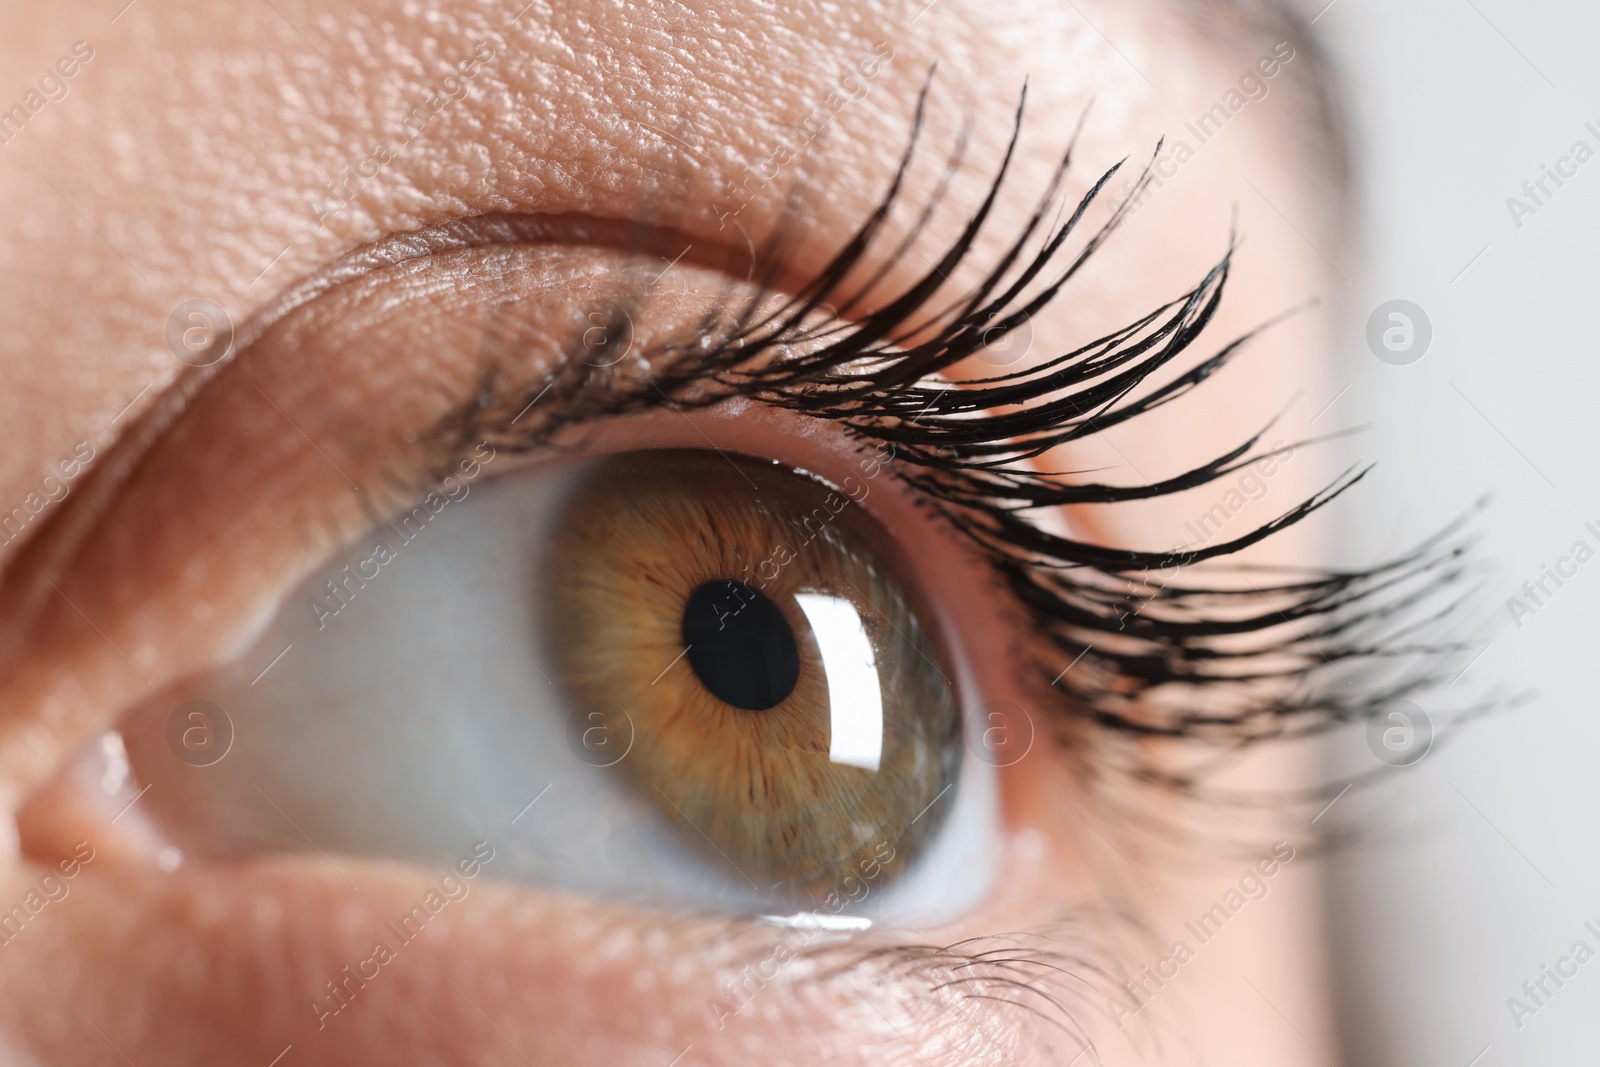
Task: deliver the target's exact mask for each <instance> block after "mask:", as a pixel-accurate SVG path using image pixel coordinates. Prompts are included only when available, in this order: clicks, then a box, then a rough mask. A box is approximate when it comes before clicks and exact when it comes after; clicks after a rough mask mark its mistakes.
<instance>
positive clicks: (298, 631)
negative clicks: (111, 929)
mask: <svg viewBox="0 0 1600 1067" xmlns="http://www.w3.org/2000/svg"><path fill="white" fill-rule="evenodd" d="M889 463H892V451H891V450H888V449H881V450H880V449H872V450H868V451H866V452H865V453H863V454H862V455H861V456H859V457H858V458H856V459H855V460H854V461H852V462H850V463H849V466H848V467H847V468H846V470H845V472H844V473H842V474H841V475H840V480H839V482H838V483H831V482H827V481H824V480H822V479H821V478H820V477H819V476H818V475H817V474H816V473H815V472H807V473H801V472H798V471H794V470H789V469H785V468H782V467H781V466H779V465H776V464H774V463H773V462H772V461H771V460H764V461H763V460H757V459H755V458H753V457H751V456H746V455H737V454H733V453H730V452H728V451H716V450H711V449H702V450H687V449H653V450H638V451H627V452H621V453H615V454H611V455H604V456H599V457H595V458H590V459H581V460H577V461H573V460H556V461H554V462H553V463H551V462H548V461H547V462H544V463H538V464H535V465H533V466H531V467H529V466H524V467H523V468H522V469H520V470H517V469H512V470H511V471H510V472H508V473H506V474H504V475H499V476H497V474H498V472H496V470H495V468H496V467H501V468H506V467H511V468H515V466H516V464H517V459H516V458H515V457H513V456H510V455H505V454H503V453H501V452H500V451H499V450H497V449H495V448H494V446H492V445H490V444H488V443H487V442H480V443H479V444H478V445H477V446H474V448H473V450H472V453H471V455H470V456H467V457H465V458H462V459H459V460H457V461H455V464H454V467H453V473H451V474H448V475H445V476H444V478H443V479H442V480H441V483H440V484H439V486H438V487H437V489H436V490H430V491H428V492H426V493H424V494H422V496H421V497H420V500H419V502H418V503H417V504H416V505H415V506H413V507H411V508H409V509H406V510H403V511H400V512H398V513H396V514H394V515H392V516H391V517H389V518H387V519H385V521H383V522H382V523H381V524H379V525H377V526H375V527H374V528H373V529H372V530H370V531H368V532H367V534H366V535H365V536H364V537H358V538H357V539H356V540H355V541H354V542H353V543H352V545H351V546H350V548H349V550H347V551H343V552H340V553H338V554H337V555H336V556H335V558H334V559H333V560H332V561H330V562H329V563H327V564H326V565H324V566H322V567H320V568H318V569H317V570H316V571H315V572H314V573H312V574H311V575H310V576H309V577H307V578H306V579H304V580H303V581H302V582H301V583H300V586H299V587H298V588H297V589H296V590H294V591H293V592H292V593H291V594H290V595H289V596H287V597H286V598H285V599H284V601H283V607H282V608H281V609H280V611H279V615H278V617H277V619H276V620H275V621H274V622H273V623H272V624H271V625H269V626H268V627H267V628H266V630H265V632H264V633H262V634H261V635H260V636H259V637H257V638H256V640H255V641H254V643H253V645H252V647H251V648H250V649H249V650H247V651H246V652H244V653H243V654H241V655H240V656H238V657H236V658H235V659H234V660H233V662H232V663H230V664H229V665H228V666H226V667H224V668H223V669H222V670H221V671H220V672H214V673H211V674H209V675H206V676H203V677H202V678H200V679H197V680H194V681H192V682H188V683H185V684H182V685H180V686H179V687H178V688H176V689H174V690H171V691H168V692H165V693H163V694H162V695H161V696H160V697H158V698H157V699H156V700H154V701H153V702H151V703H150V704H149V705H148V707H147V708H146V709H145V710H144V711H142V712H138V713H135V715H134V716H133V717H132V718H131V719H130V720H128V721H126V722H125V723H124V724H123V725H122V727H121V728H120V730H119V731H118V732H117V733H116V734H114V735H108V736H109V737H113V738H115V740H113V741H112V742H111V743H112V744H113V745H114V746H115V747H116V748H117V749H118V750H119V751H125V752H126V758H127V769H126V773H127V775H128V787H127V788H130V789H148V796H147V797H145V798H143V799H142V800H141V802H140V807H139V809H138V811H137V814H136V818H137V819H138V822H139V824H140V826H141V829H142V830H143V831H144V832H146V833H148V835H149V840H148V843H147V844H146V845H145V846H144V847H145V848H146V849H148V850H150V851H151V855H152V857H153V858H154V860H155V861H156V862H158V863H164V864H165V865H167V866H169V867H174V868H175V867H176V866H177V865H179V864H193V863H206V862H218V861H222V860H237V859H240V858H244V857H249V856H252V855H257V854H260V853H263V852H270V851H275V850H293V851H301V852H308V853H311V854H313V855H314V854H315V851H316V850H321V851H322V852H323V853H324V854H327V855H330V856H331V855H355V856H370V857H389V858H398V859H404V860H408V861H411V862H413V863H416V864H418V865H421V866H425V867H426V866H430V865H431V866H432V867H435V868H439V869H441V870H443V871H445V872H447V873H448V872H450V871H452V870H454V869H455V867H456V865H457V863H458V862H461V861H463V858H467V857H470V855H471V853H472V849H473V848H474V847H475V846H476V847H478V848H479V849H480V850H481V851H482V852H484V853H486V854H488V855H490V856H492V862H490V861H488V860H486V859H484V858H483V857H482V856H479V857H478V858H479V860H480V861H481V862H480V863H471V862H470V859H468V860H467V862H468V864H469V866H471V867H472V869H473V875H474V876H475V875H476V874H477V873H478V871H479V868H480V866H481V868H482V869H483V870H486V871H488V872H489V873H491V874H493V875H495V876H497V877H501V878H507V879H516V880H526V881H531V882H538V883H540V884H544V885H548V886H552V887H555V888H560V889H566V890H573V891H582V892H585V893H590V894H594V895H599V896H603V897H607V898H611V899H616V900H621V901H627V902H630V903H633V904H645V903H648V904H650V905H652V906H654V907H658V908H676V909H680V910H700V911H706V910H727V911H732V912H734V913H735V914H741V915H746V916H751V917H754V916H761V915H766V916H769V917H770V918H769V921H791V920H792V921H794V922H799V923H804V922H806V921H812V920H822V919H831V918H832V917H833V916H834V915H836V914H839V913H848V914H851V915H857V916H860V917H861V918H862V919H864V920H866V922H871V921H872V920H873V919H876V920H878V921H880V922H882V921H884V920H890V921H895V920H899V921H902V922H903V921H906V920H907V919H910V918H913V917H914V918H915V919H917V920H918V921H919V922H922V923H927V922H929V921H938V920H941V919H946V918H949V917H950V916H951V915H952V914H958V913H959V912H960V911H961V910H963V909H964V908H965V907H970V906H971V904H972V903H973V902H974V900H975V899H977V898H978V897H980V896H981V894H982V893H983V891H984V890H985V889H987V883H988V868H989V863H990V856H989V854H988V841H989V839H990V837H991V836H992V829H993V822H994V817H995V816H994V803H995V797H994V794H995V786H994V782H993V770H994V769H993V768H992V767H991V766H988V765H987V764H985V763H983V762H981V761H975V760H971V759H969V758H964V755H965V747H966V746H965V744H964V741H963V733H964V725H963V722H962V718H961V715H960V713H959V710H958V709H959V707H960V706H961V698H960V695H959V691H960V685H958V683H966V684H967V685H970V682H968V681H967V679H966V672H964V671H962V670H960V669H958V666H957V664H958V663H959V660H958V659H957V658H956V656H955V654H954V653H955V651H956V650H955V649H953V648H951V647H950V646H951V642H950V641H949V640H948V639H946V638H944V637H943V636H942V635H941V633H940V630H941V629H946V628H948V629H949V630H950V631H951V632H952V633H954V632H957V631H956V630H955V628H954V627H948V626H941V625H940V624H939V620H938V619H937V617H936V616H934V615H932V614H930V613H929V612H928V611H927V610H926V609H924V608H923V606H922V603H923V602H925V600H926V596H925V595H923V594H920V593H919V592H918V591H917V590H915V589H914V587H912V586H911V585H909V584H908V583H909V581H910V575H909V574H908V573H906V568H905V567H904V564H903V563H902V561H901V560H899V559H896V556H897V555H901V554H903V553H904V551H905V550H904V549H902V548H901V547H900V546H898V545H897V544H896V542H895V541H894V540H892V539H891V538H890V536H889V535H888V534H887V533H886V531H885V530H884V528H883V527H882V525H881V524H880V523H878V522H877V521H875V520H874V519H872V518H871V516H870V514H868V513H867V512H866V510H865V509H866V508H867V507H868V506H871V507H874V508H877V507H878V506H879V505H878V504H877V503H876V502H873V501H872V500H871V496H872V492H873V489H874V488H875V487H882V488H883V489H884V495H888V494H889V493H892V492H894V490H892V489H889V488H887V487H883V486H882V483H881V482H880V480H879V479H880V478H882V477H884V476H885V475H886V474H887V465H888V464H889ZM925 547H926V545H925ZM175 757H176V758H175ZM89 758H90V759H91V760H92V761H93V762H94V764H95V765H96V768H97V770H96V771H95V772H93V773H92V775H91V776H97V777H100V778H103V777H104V775H105V774H106V773H107V767H106V761H105V758H104V755H103V753H102V752H101V751H100V750H99V749H95V750H92V751H91V752H90V753H89ZM124 791H125V790H124ZM119 795H120V793H119ZM130 821H132V820H130ZM84 832H87V831H84ZM91 836H98V835H93V834H91ZM885 856H889V857H893V860H892V862H886V861H885V860H884V859H883V858H882V857H885ZM329 862H330V864H331V865H332V866H330V869H337V865H336V864H333V861H332V860H331V859H330V861H329ZM869 874H870V875H871V877H870V879H869V878H868V877H867V875H869ZM830 895H831V896H832V897H834V898H835V900H838V899H842V900H843V901H844V902H845V903H844V904H843V905H842V906H841V905H837V904H835V905H834V906H827V905H828V899H827V898H829V896H830Z"/></svg>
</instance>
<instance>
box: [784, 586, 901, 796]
mask: <svg viewBox="0 0 1600 1067" xmlns="http://www.w3.org/2000/svg"><path fill="white" fill-rule="evenodd" d="M794 599H795V602H796V603H798V604H799V605H800V610H801V611H803V612H805V615H806V621H807V622H809V623H810V624H811V632H812V634H813V635H814V636H815V637H816V639H817V647H818V648H819V649H820V650H821V653H822V663H823V666H824V667H825V668H826V670H827V674H828V725H829V728H830V736H829V739H828V759H829V760H830V761H831V762H833V763H843V764H846V765H848V766H851V767H861V768H864V769H866V770H869V771H875V770H877V769H878V761H879V760H880V759H882V757H883V691H882V689H881V688H880V687H879V685H878V664H877V659H876V657H875V656H874V655H873V652H872V642H871V641H870V640H868V638H867V630H866V627H864V626H862V625H861V615H860V613H859V612H857V611H856V609H855V605H853V604H851V603H850V601H848V600H846V599H844V598H843V597H837V596H827V595H824V594H819V593H798V594H796V595H795V598H794Z"/></svg>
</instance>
